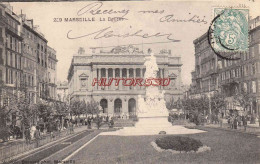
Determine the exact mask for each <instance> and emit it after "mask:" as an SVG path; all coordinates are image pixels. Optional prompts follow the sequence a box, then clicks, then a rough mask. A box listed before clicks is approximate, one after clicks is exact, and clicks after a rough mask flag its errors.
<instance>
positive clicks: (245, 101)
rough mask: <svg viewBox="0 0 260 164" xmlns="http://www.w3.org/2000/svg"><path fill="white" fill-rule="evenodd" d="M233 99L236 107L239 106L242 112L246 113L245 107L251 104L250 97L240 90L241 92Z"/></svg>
mask: <svg viewBox="0 0 260 164" xmlns="http://www.w3.org/2000/svg"><path fill="white" fill-rule="evenodd" d="M234 99H235V101H236V103H237V105H240V106H241V107H242V108H243V110H244V111H246V109H247V107H250V106H251V103H252V101H253V98H252V96H251V95H250V94H249V93H246V92H245V91H243V90H242V92H240V93H238V94H236V95H235V96H234Z"/></svg>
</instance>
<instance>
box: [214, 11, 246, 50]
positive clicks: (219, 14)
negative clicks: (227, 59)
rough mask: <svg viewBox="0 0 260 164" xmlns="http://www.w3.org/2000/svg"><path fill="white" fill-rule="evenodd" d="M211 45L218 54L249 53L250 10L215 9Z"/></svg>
mask: <svg viewBox="0 0 260 164" xmlns="http://www.w3.org/2000/svg"><path fill="white" fill-rule="evenodd" d="M213 15H214V19H213V21H212V24H211V27H210V28H211V30H210V35H211V37H210V39H211V41H210V43H211V46H212V48H213V49H214V50H215V51H216V52H246V51H248V17H249V10H248V9H245V8H244V9H235V8H214V9H213Z"/></svg>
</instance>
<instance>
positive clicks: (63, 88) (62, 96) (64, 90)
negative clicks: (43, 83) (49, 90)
mask: <svg viewBox="0 0 260 164" xmlns="http://www.w3.org/2000/svg"><path fill="white" fill-rule="evenodd" d="M57 100H58V101H61V102H67V103H68V101H69V87H68V82H67V81H64V82H58V83H57Z"/></svg>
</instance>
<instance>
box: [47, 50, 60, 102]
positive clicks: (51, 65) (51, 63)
mask: <svg viewBox="0 0 260 164" xmlns="http://www.w3.org/2000/svg"><path fill="white" fill-rule="evenodd" d="M47 53H48V85H49V86H48V93H49V94H48V97H49V98H50V99H52V100H56V98H57V71H56V70H57V64H56V63H57V62H58V60H57V59H56V51H55V50H54V49H53V48H51V47H49V46H48V48H47Z"/></svg>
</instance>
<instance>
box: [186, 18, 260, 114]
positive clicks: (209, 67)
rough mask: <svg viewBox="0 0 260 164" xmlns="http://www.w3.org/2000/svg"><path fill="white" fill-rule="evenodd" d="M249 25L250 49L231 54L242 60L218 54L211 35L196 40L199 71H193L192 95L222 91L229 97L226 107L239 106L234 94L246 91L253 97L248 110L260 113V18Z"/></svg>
mask: <svg viewBox="0 0 260 164" xmlns="http://www.w3.org/2000/svg"><path fill="white" fill-rule="evenodd" d="M249 27H250V31H249V52H240V53H233V54H232V55H231V56H232V57H234V58H240V60H223V59H220V58H219V57H217V55H216V54H215V53H214V52H213V51H212V49H211V48H210V45H209V44H208V38H207V34H204V35H202V36H201V37H199V38H198V39H196V40H194V45H195V71H193V72H192V73H191V74H192V84H191V88H190V96H191V97H197V96H200V95H202V94H209V93H212V92H214V91H219V92H222V93H224V94H225V96H226V100H227V107H226V109H236V106H237V104H236V103H235V100H234V96H235V95H236V94H239V93H243V94H247V95H249V96H250V97H251V98H252V99H251V102H252V103H251V105H250V106H249V107H248V108H247V112H248V113H251V114H256V113H259V108H260V102H259V99H260V17H259V16H258V17H256V18H255V19H251V20H250V22H249Z"/></svg>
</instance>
